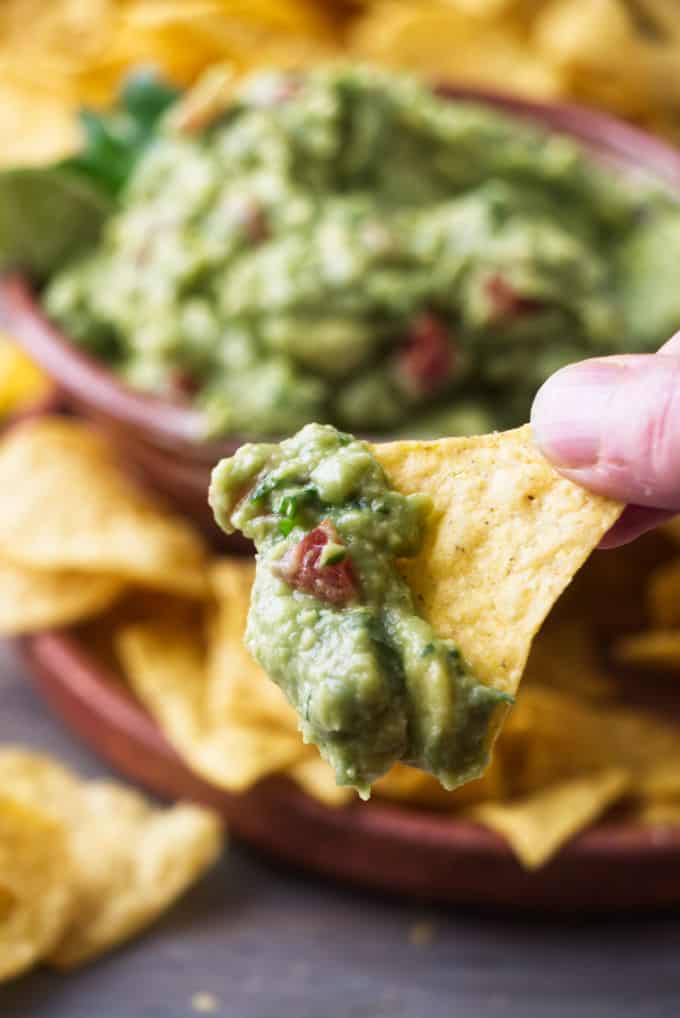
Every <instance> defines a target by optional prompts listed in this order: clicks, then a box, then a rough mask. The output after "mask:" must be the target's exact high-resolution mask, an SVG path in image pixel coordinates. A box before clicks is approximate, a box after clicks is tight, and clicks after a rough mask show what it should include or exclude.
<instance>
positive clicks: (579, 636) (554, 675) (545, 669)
mask: <svg viewBox="0 0 680 1018" xmlns="http://www.w3.org/2000/svg"><path fill="white" fill-rule="evenodd" d="M557 608H558V605H556V609H557ZM522 681H523V682H524V683H525V684H531V685H539V686H550V687H554V688H555V689H560V690H564V691H565V692H566V693H571V694H572V695H576V696H580V697H583V698H584V699H596V700H598V699H604V698H606V697H609V696H612V695H613V694H614V693H615V692H616V683H615V682H614V681H613V679H612V677H611V676H610V675H608V674H607V673H606V672H605V670H604V668H602V667H601V666H600V664H599V661H598V659H597V654H596V653H595V647H594V644H593V640H592V638H591V636H590V633H589V632H588V629H587V627H586V624H585V620H584V619H583V618H558V617H556V616H554V615H553V614H551V615H549V616H548V618H547V620H546V622H545V625H544V626H543V627H542V628H541V630H540V631H539V632H538V634H537V635H536V638H535V640H534V642H533V644H532V646H531V652H530V654H529V659H528V661H527V664H526V668H525V670H524V676H523V679H522Z"/></svg>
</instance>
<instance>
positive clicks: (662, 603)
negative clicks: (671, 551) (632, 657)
mask: <svg viewBox="0 0 680 1018" xmlns="http://www.w3.org/2000/svg"><path fill="white" fill-rule="evenodd" d="M647 602H648V610H649V617H650V620H651V622H652V624H653V625H654V626H657V627H658V628H659V629H666V628H669V627H671V628H672V627H674V626H678V627H680V560H678V559H675V560H674V561H671V562H668V563H667V564H665V565H662V566H659V568H658V569H656V570H655V571H654V572H653V573H652V575H651V576H650V577H649V581H648V585H647Z"/></svg>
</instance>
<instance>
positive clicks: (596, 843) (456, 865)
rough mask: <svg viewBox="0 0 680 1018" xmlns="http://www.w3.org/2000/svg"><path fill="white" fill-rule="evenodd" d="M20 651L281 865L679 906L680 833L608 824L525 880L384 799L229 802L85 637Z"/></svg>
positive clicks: (93, 741)
mask: <svg viewBox="0 0 680 1018" xmlns="http://www.w3.org/2000/svg"><path fill="white" fill-rule="evenodd" d="M17 643H18V646H19V650H20V652H21V653H22V656H23V658H24V660H25V661H26V663H27V664H28V665H29V667H30V669H31V671H32V673H33V678H34V680H35V682H36V683H37V686H38V689H39V691H40V692H41V693H42V695H43V697H44V699H45V700H46V701H47V702H48V703H49V704H50V705H51V707H52V709H53V710H54V711H55V712H56V713H57V714H59V715H60V716H61V718H62V720H63V721H64V722H65V723H66V725H67V727H68V728H69V729H70V730H71V731H72V732H73V733H74V734H75V735H77V736H79V737H80V738H81V739H82V740H83V741H85V742H86V743H88V744H89V745H90V746H91V747H92V748H93V749H94V750H95V752H96V753H98V754H99V756H101V757H103V758H104V759H105V760H107V761H108V762H109V763H110V764H112V765H113V766H114V768H116V769H117V770H118V771H120V772H122V773H123V774H124V775H126V776H127V777H128V778H130V779H132V780H134V781H136V782H138V783H141V784H143V785H145V786H146V787H147V788H148V789H149V790H150V791H152V792H155V793H156V794H159V795H161V796H162V797H164V798H172V799H177V798H183V799H192V800H194V801H198V802H202V803H204V804H205V805H207V806H210V807H212V808H214V809H216V810H217V811H218V812H219V813H220V814H221V815H222V816H223V817H224V818H225V819H226V821H227V822H228V824H229V828H230V830H231V832H232V834H234V835H235V836H237V837H239V838H240V839H242V840H244V841H246V842H248V843H250V844H251V845H253V846H254V847H255V848H257V849H259V850H261V851H264V852H266V853H267V854H268V855H272V856H274V857H277V858H279V859H280V860H281V861H284V862H287V863H290V864H293V865H295V866H298V867H300V866H301V867H304V868H307V869H313V870H316V871H317V872H321V873H323V874H325V875H326V876H331V877H334V878H336V879H340V880H343V881H345V882H347V881H349V882H353V883H358V884H363V885H364V886H368V887H371V888H373V889H378V890H385V891H388V892H392V893H398V894H400V895H402V894H408V895H409V896H415V897H425V898H428V899H429V900H432V901H437V902H439V903H445V902H455V903H457V904H458V903H468V904H474V905H482V904H487V905H497V906H502V907H503V906H511V907H513V908H516V907H521V908H528V909H534V908H539V909H546V908H548V909H551V910H559V911H569V912H580V911H582V910H588V911H597V910H599V909H604V910H608V911H611V910H618V911H621V910H628V909H629V908H631V907H638V908H639V907H642V908H649V907H658V906H659V905H669V904H672V905H674V906H675V905H677V903H678V901H680V870H678V860H679V859H680V827H669V826H662V827H650V826H648V827H645V826H642V825H640V824H637V823H633V822H630V821H626V822H622V821H617V820H615V819H609V818H607V817H605V818H603V819H602V820H600V821H598V822H597V823H595V824H594V825H593V826H591V827H589V828H587V829H586V830H583V831H581V832H579V833H578V834H576V835H575V836H574V837H573V838H572V839H570V840H569V841H568V842H567V843H566V844H564V845H563V846H562V847H561V849H560V850H559V852H558V853H557V854H556V855H555V856H554V857H553V858H552V859H550V860H549V861H548V863H547V864H546V865H545V866H543V867H542V868H540V869H538V870H531V871H528V870H525V869H523V868H522V867H521V865H520V864H519V862H518V861H517V859H516V857H515V855H514V853H513V852H512V850H511V849H510V847H509V845H508V844H507V842H506V841H504V839H502V838H501V837H500V836H499V835H498V834H496V833H494V832H492V831H490V830H488V829H487V828H484V827H482V826H480V825H479V824H476V823H474V822H473V821H472V820H471V819H468V818H466V817H461V816H456V815H452V814H451V813H449V812H447V811H437V810H432V809H428V808H427V807H425V806H418V805H415V804H410V805H409V804H405V803H401V802H399V801H394V800H390V799H386V798H385V799H383V798H377V797H376V798H374V799H372V800H371V802H369V803H358V802H356V801H354V802H349V803H348V804H346V805H345V806H329V805H325V804H324V803H322V802H320V801H318V800H317V799H315V798H312V797H311V796H310V795H308V794H307V793H306V792H305V791H303V790H302V789H301V788H299V787H298V786H297V785H296V784H294V783H293V781H292V780H291V779H290V778H288V777H286V776H284V775H281V774H272V775H269V776H268V777H265V778H262V779H261V780H260V781H259V782H257V783H256V784H255V785H253V786H252V787H251V788H250V789H248V790H247V791H244V792H240V793H235V792H228V791H226V790H223V789H220V788H219V787H218V786H216V785H213V784H210V783H209V782H207V781H206V780H204V779H203V778H201V777H200V776H198V775H197V774H196V773H194V772H193V771H191V770H190V769H189V768H188V766H187V765H186V764H185V763H184V762H183V761H182V759H181V758H180V756H179V755H178V754H177V752H176V751H175V750H174V749H173V748H172V746H171V745H170V744H169V742H168V741H167V739H166V737H165V736H164V734H163V733H162V732H161V730H160V729H159V728H158V726H157V725H156V723H155V721H153V719H152V718H151V717H150V715H149V714H148V713H147V712H146V711H145V710H144V708H143V706H142V705H141V704H140V702H139V701H138V700H137V699H136V698H135V697H134V696H133V694H132V693H131V692H130V691H129V689H127V688H126V687H125V686H124V685H123V684H122V682H121V680H120V677H119V675H118V673H117V672H116V671H115V670H112V668H111V667H110V666H109V665H108V664H107V663H106V662H105V661H102V660H100V659H99V658H98V657H97V656H96V655H95V654H94V652H93V651H92V650H91V649H90V648H89V647H87V646H86V645H85V643H84V642H83V641H82V640H81V638H80V636H79V633H78V630H77V629H75V628H67V629H62V630H44V631H42V632H39V633H35V634H33V635H29V636H24V637H20V638H19V639H18V641H17ZM608 881H609V883H608Z"/></svg>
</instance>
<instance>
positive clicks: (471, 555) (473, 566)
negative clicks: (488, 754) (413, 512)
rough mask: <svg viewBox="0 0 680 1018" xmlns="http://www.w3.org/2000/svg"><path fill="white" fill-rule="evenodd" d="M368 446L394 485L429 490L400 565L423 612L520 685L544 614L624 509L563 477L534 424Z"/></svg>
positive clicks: (491, 669)
mask: <svg viewBox="0 0 680 1018" xmlns="http://www.w3.org/2000/svg"><path fill="white" fill-rule="evenodd" d="M373 453H374V455H375V456H376V457H377V458H378V459H379V460H380V462H381V463H382V465H383V467H384V468H385V470H386V471H387V475H388V477H389V480H390V481H391V483H392V484H393V485H394V487H395V488H396V489H397V490H398V491H401V492H403V493H404V494H410V493H415V492H422V493H424V494H426V495H429V496H430V497H431V499H432V503H433V507H434V511H433V515H432V518H431V520H430V523H429V526H428V528H427V530H426V535H425V540H424V542H423V546H422V548H421V550H420V552H419V554H418V555H417V556H416V558H414V559H409V560H408V561H405V562H404V564H403V572H404V575H405V577H406V579H407V580H408V582H409V584H410V586H411V588H412V590H413V592H414V595H415V597H416V600H417V603H418V605H419V607H420V609H421V611H422V613H423V616H424V617H425V618H426V619H427V620H428V621H429V622H430V623H431V624H432V626H433V627H434V629H435V631H436V632H437V633H438V635H439V636H442V637H449V638H451V639H453V640H455V641H456V643H457V644H458V646H459V647H460V648H461V651H462V653H463V655H464V657H465V658H466V659H467V661H468V662H469V664H470V665H471V667H472V669H473V672H474V674H475V675H476V676H477V678H478V679H480V681H482V682H484V683H486V684H487V685H491V686H494V687H496V688H497V689H500V690H502V691H504V692H508V693H514V692H515V691H516V689H517V687H518V685H519V681H520V678H521V676H522V672H523V670H524V666H525V664H526V661H527V657H528V655H529V649H530V647H531V641H532V639H533V637H534V635H535V634H536V632H537V631H538V629H539V627H540V625H541V623H542V622H543V620H544V619H545V617H546V615H547V614H548V612H549V611H550V609H551V607H552V606H553V604H554V603H555V601H556V600H557V598H558V597H559V596H560V594H561V593H562V591H563V590H564V589H565V587H566V586H567V584H568V583H569V581H570V580H571V579H572V577H573V576H574V574H575V573H576V572H577V570H578V569H579V567H580V566H581V565H582V564H583V562H584V561H585V560H586V558H587V557H588V555H589V554H590V552H591V551H592V550H593V548H595V546H596V545H597V544H598V542H599V540H600V538H601V537H602V536H603V535H604V534H605V533H606V532H607V530H608V529H609V528H610V527H611V526H612V524H613V523H614V522H615V520H616V519H617V518H618V516H619V515H620V513H621V511H622V508H623V507H622V506H621V504H620V503H618V502H613V501H611V500H609V499H606V498H602V497H601V496H599V495H593V494H591V493H589V492H587V491H586V490H585V489H583V488H581V487H579V486H577V485H576V484H573V483H572V482H571V481H568V480H566V479H565V478H563V477H561V476H560V475H559V474H558V473H557V472H556V471H555V470H554V469H553V467H552V466H550V464H549V463H548V461H547V460H546V459H544V457H543V456H542V455H541V453H540V452H539V451H538V449H537V447H536V446H535V444H534V442H533V440H532V436H531V428H530V426H529V425H526V426H525V427H523V428H518V429H516V430H515V431H507V432H501V433H496V434H492V435H482V436H480V437H473V438H448V439H440V440H438V441H431V442H418V441H406V442H391V443H387V444H384V445H382V444H381V445H375V446H373Z"/></svg>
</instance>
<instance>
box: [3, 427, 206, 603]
mask: <svg viewBox="0 0 680 1018" xmlns="http://www.w3.org/2000/svg"><path fill="white" fill-rule="evenodd" d="M0 487H2V491H3V498H2V503H1V504H0V554H2V556H3V558H5V559H8V560H9V561H11V562H14V563H16V564H17V565H21V566H24V567H26V568H29V569H30V568H33V569H41V570H57V571H66V570H68V571H78V572H86V573H97V574H104V575H106V576H108V577H112V576H113V577H118V578H120V579H124V580H128V581H130V582H137V583H140V584H144V585H146V586H149V587H153V588H156V589H158V590H164V591H169V592H176V593H182V594H186V595H188V596H200V595H203V594H204V593H206V577H205V570H204V550H203V545H202V543H201V541H200V539H199V538H198V536H197V535H196V533H195V532H194V531H193V530H192V528H191V527H190V526H189V525H188V524H187V523H186V522H184V521H183V520H181V519H179V518H178V517H176V516H172V515H170V514H169V513H167V512H164V511H161V510H160V509H158V508H157V507H156V506H155V505H154V504H153V503H152V502H151V501H150V500H149V499H147V498H146V497H145V496H144V495H143V494H142V493H141V492H139V491H138V490H137V489H136V488H135V487H133V485H132V484H131V483H129V482H128V481H127V480H126V478H124V477H123V476H122V474H121V473H120V471H119V469H118V467H117V465H116V464H115V463H114V461H113V458H112V454H111V451H110V449H109V448H108V446H107V444H106V443H105V442H104V441H103V439H102V438H101V437H100V436H99V435H97V434H95V433H93V432H92V431H91V430H90V429H89V428H88V427H87V426H86V425H84V424H80V423H77V422H76V421H68V420H61V419H59V418H42V419H36V420H32V421H27V422H25V423H24V424H22V425H20V426H19V427H17V428H15V429H14V430H13V431H12V432H10V434H9V435H8V436H7V437H6V438H5V439H4V441H3V442H2V445H0Z"/></svg>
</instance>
